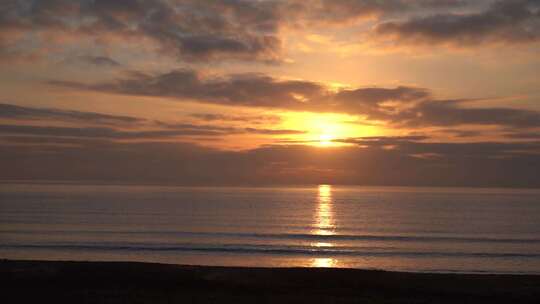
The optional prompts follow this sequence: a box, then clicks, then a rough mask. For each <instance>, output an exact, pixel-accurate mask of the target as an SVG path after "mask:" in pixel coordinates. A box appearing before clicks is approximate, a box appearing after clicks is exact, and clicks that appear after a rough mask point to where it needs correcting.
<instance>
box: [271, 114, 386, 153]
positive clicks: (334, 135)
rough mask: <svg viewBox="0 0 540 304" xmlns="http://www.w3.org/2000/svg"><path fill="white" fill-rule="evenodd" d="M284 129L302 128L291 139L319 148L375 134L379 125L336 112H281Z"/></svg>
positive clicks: (334, 145)
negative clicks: (359, 121)
mask: <svg viewBox="0 0 540 304" xmlns="http://www.w3.org/2000/svg"><path fill="white" fill-rule="evenodd" d="M281 115H282V117H283V123H282V125H281V127H282V128H284V129H292V130H301V131H303V132H302V133H301V134H297V135H294V136H290V137H289V139H291V140H295V141H298V142H301V143H305V144H308V145H312V146H314V147H319V148H331V147H339V146H346V145H348V144H346V143H345V141H344V139H347V138H353V137H360V136H374V135H376V134H379V133H380V132H379V129H378V127H375V126H369V125H363V124H359V123H356V122H355V121H358V117H355V116H350V115H345V114H335V113H310V112H300V113H298V112H288V113H281Z"/></svg>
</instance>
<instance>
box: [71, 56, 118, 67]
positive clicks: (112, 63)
mask: <svg viewBox="0 0 540 304" xmlns="http://www.w3.org/2000/svg"><path fill="white" fill-rule="evenodd" d="M79 60H81V61H82V62H85V63H89V64H93V65H97V66H103V67H119V66H122V64H120V63H119V62H118V61H116V60H114V59H111V58H109V57H105V56H80V57H79Z"/></svg>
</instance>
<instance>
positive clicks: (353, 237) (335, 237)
mask: <svg viewBox="0 0 540 304" xmlns="http://www.w3.org/2000/svg"><path fill="white" fill-rule="evenodd" d="M0 233H12V234H37V233H44V234H54V233H59V234H119V235H133V234H140V235H169V236H179V237H181V236H191V237H207V238H208V237H211V238H254V239H278V240H279V239H281V240H287V239H290V240H308V241H340V240H343V241H397V242H450V243H452V242H466V243H511V244H519V243H527V244H531V243H537V244H540V239H538V238H500V237H462V236H432V235H416V236H410V235H369V234H364V235H362V234H359V235H357V234H329V235H322V234H310V233H242V232H192V231H110V230H108V231H105V230H95V231H94V230H77V231H75V230H66V231H61V230H47V231H36V230H0Z"/></svg>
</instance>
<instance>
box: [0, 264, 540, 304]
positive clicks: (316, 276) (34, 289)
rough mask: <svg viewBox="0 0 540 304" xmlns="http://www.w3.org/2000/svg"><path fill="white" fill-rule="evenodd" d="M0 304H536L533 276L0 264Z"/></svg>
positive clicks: (539, 289) (537, 283) (538, 282)
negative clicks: (0, 302)
mask: <svg viewBox="0 0 540 304" xmlns="http://www.w3.org/2000/svg"><path fill="white" fill-rule="evenodd" d="M0 284H2V287H3V288H2V289H3V292H2V298H3V301H2V302H3V303H40V302H44V301H46V302H47V303H253V302H260V303H308V302H309V303H358V302H363V303H538V300H539V299H540V276H537V275H495V274H428V273H399V272H387V271H376V270H359V269H336V268H237V267H205V266H182V265H166V264H150V263H135V262H63V261H10V260H2V261H0Z"/></svg>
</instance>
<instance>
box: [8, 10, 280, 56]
mask: <svg viewBox="0 0 540 304" xmlns="http://www.w3.org/2000/svg"><path fill="white" fill-rule="evenodd" d="M3 2H4V1H3ZM276 5H277V2H275V1H250V0H235V1H229V0H216V1H196V0H178V1H165V0H144V1H142V0H120V1H108V0H93V1H86V0H51V1H33V0H18V1H17V0H7V1H6V3H3V4H2V5H1V6H0V28H1V30H0V43H1V42H2V41H6V40H9V39H8V38H9V35H10V33H12V32H23V33H39V32H47V31H48V32H53V33H55V35H57V36H62V35H76V36H78V38H92V39H96V41H98V42H102V41H104V40H103V39H101V38H102V37H104V36H105V35H114V36H116V37H120V38H122V39H124V40H133V39H137V40H141V39H150V40H152V41H153V42H155V43H156V44H157V45H158V46H159V48H160V50H161V51H162V52H164V53H168V54H171V55H174V56H178V57H179V58H182V59H189V60H208V59H230V58H233V59H246V60H261V61H269V62H275V61H279V60H280V58H279V57H280V54H279V53H280V48H281V41H280V39H279V37H278V33H277V31H278V28H279V26H278V24H279V17H278V16H277V15H276V14H277V9H276ZM2 37H4V38H2ZM6 37H8V38H6ZM9 42H13V41H11V40H10V41H9ZM41 43H47V42H46V41H42V42H41ZM2 44H6V45H9V43H7V42H6V43H2Z"/></svg>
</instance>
